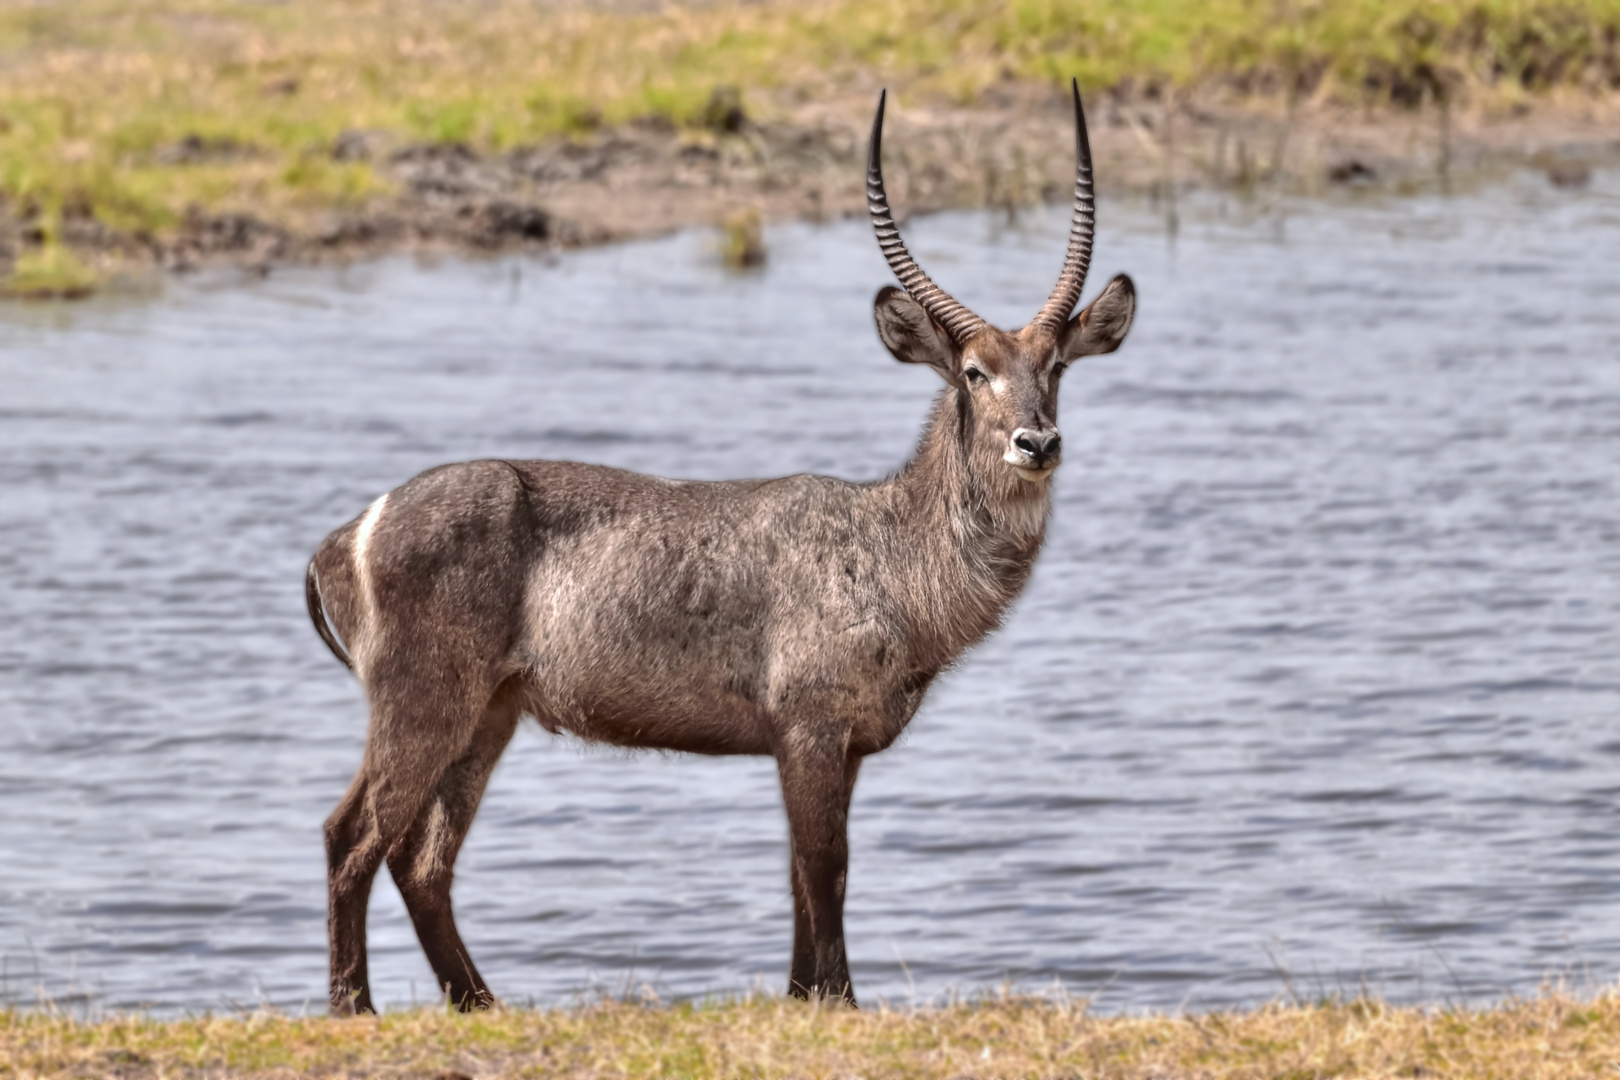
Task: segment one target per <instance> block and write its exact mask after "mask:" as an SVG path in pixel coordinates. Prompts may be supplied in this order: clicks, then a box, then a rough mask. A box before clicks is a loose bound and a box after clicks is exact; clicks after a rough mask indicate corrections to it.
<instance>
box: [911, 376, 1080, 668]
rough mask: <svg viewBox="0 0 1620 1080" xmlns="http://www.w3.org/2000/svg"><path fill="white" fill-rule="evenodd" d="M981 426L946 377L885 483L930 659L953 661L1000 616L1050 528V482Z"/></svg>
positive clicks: (916, 621)
mask: <svg viewBox="0 0 1620 1080" xmlns="http://www.w3.org/2000/svg"><path fill="white" fill-rule="evenodd" d="M974 427H975V425H974V421H973V415H972V412H971V407H970V405H969V402H968V401H967V399H966V395H965V393H964V392H963V391H961V390H958V389H956V388H954V387H948V388H947V389H946V390H945V391H944V392H943V393H941V394H940V396H939V397H938V398H937V399H936V400H935V402H934V409H933V413H932V415H930V417H929V419H928V424H927V426H926V427H924V429H923V435H922V440H921V443H920V444H919V445H918V448H917V453H916V455H915V457H913V459H912V460H911V461H910V462H909V463H908V464H907V465H906V467H905V468H904V469H902V470H901V471H900V472H899V473H898V474H897V475H895V476H894V477H892V478H890V479H889V480H887V481H885V482H884V483H883V484H882V485H880V490H881V491H882V492H883V493H884V494H886V495H887V496H888V497H889V498H891V499H892V500H893V509H894V513H895V515H896V517H897V518H898V522H897V525H898V527H897V528H896V529H895V530H894V533H893V535H894V536H895V537H896V538H897V539H899V540H900V541H901V542H902V543H903V544H904V545H905V546H904V549H903V550H899V551H896V552H895V555H896V562H897V564H898V565H899V566H901V567H903V568H904V569H903V571H902V575H901V579H902V580H903V581H904V586H903V588H902V589H901V590H900V594H901V596H902V598H903V600H902V602H903V604H904V605H905V607H906V608H907V615H908V617H909V621H910V623H911V630H912V632H913V634H914V635H916V639H917V641H918V644H919V651H920V652H921V653H922V654H923V656H922V657H920V659H924V660H925V662H926V663H927V664H928V665H929V666H938V667H944V666H946V665H949V664H950V663H951V662H952V661H954V660H955V659H956V657H957V656H958V655H959V654H960V653H961V652H962V650H964V649H966V648H968V647H969V646H971V645H973V644H975V643H976V642H978V641H979V640H981V639H982V638H983V637H984V636H985V635H986V634H988V633H989V632H990V631H991V630H994V629H995V628H996V626H997V625H999V624H1000V622H1001V618H1002V615H1003V614H1004V613H1005V612H1006V610H1007V608H1008V606H1009V605H1010V604H1011V603H1012V602H1013V600H1014V598H1016V597H1017V596H1018V593H1019V592H1020V590H1022V589H1023V587H1024V583H1025V582H1026V581H1027V580H1029V573H1030V570H1031V568H1032V567H1033V566H1034V565H1035V556H1036V555H1037V554H1038V553H1039V552H1040V549H1041V542H1042V541H1043V540H1044V539H1045V538H1046V518H1047V513H1048V511H1049V510H1050V507H1051V499H1050V483H1051V482H1050V481H1045V482H1040V483H1035V482H1031V481H1028V480H1025V479H1024V478H1023V477H1021V476H1019V475H1018V473H1017V472H1016V471H1015V470H1013V469H1012V468H1009V467H1008V466H1007V464H1006V463H1005V462H1004V461H1002V460H1001V447H1000V445H999V444H998V445H990V444H991V443H992V442H993V441H994V440H992V439H988V438H975V437H974V436H975V430H974Z"/></svg>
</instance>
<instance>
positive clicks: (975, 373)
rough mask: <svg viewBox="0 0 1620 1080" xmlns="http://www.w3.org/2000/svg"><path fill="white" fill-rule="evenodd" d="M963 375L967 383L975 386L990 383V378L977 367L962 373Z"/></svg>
mask: <svg viewBox="0 0 1620 1080" xmlns="http://www.w3.org/2000/svg"><path fill="white" fill-rule="evenodd" d="M962 374H963V375H964V376H966V377H967V381H968V382H969V383H971V384H972V385H974V386H983V385H984V384H985V383H987V382H989V381H990V376H988V375H986V374H985V373H984V372H982V371H980V370H979V369H978V368H976V367H970V368H968V369H967V370H966V371H964V372H962Z"/></svg>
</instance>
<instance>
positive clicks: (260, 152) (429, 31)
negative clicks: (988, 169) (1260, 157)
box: [0, 0, 1620, 273]
mask: <svg viewBox="0 0 1620 1080" xmlns="http://www.w3.org/2000/svg"><path fill="white" fill-rule="evenodd" d="M1070 75H1077V76H1078V77H1079V79H1080V82H1081V85H1082V87H1084V88H1087V89H1091V90H1096V89H1101V88H1111V89H1114V90H1116V91H1120V92H1127V93H1134V94H1148V95H1152V94H1156V93H1158V92H1161V91H1163V90H1164V89H1166V88H1172V87H1174V88H1194V87H1211V86H1218V87H1220V88H1223V90H1224V91H1226V92H1229V93H1231V94H1237V95H1248V96H1260V97H1270V98H1273V99H1275V98H1277V97H1278V96H1282V97H1285V98H1287V99H1289V101H1290V102H1292V101H1294V100H1296V99H1301V98H1309V99H1312V100H1323V99H1333V100H1340V101H1346V102H1359V103H1364V104H1367V105H1371V106H1378V107H1384V108H1389V109H1396V110H1399V109H1412V108H1416V107H1420V106H1422V105H1423V104H1424V103H1426V102H1434V101H1450V100H1454V99H1455V100H1467V101H1473V102H1477V101H1482V100H1488V101H1491V102H1494V103H1496V104H1498V105H1504V106H1509V107H1511V106H1513V105H1515V104H1520V103H1524V102H1529V101H1530V100H1532V99H1534V98H1537V97H1546V96H1548V95H1553V96H1556V95H1557V94H1559V93H1565V94H1568V93H1576V94H1587V95H1592V94H1612V93H1613V92H1614V91H1615V90H1616V89H1617V88H1620V0H1084V2H1077V0H1004V2H991V0H808V2H785V0H767V2H756V3H746V4H743V3H728V2H716V3H697V4H686V5H683V4H673V3H672V4H667V5H659V6H656V7H653V6H651V5H636V4H625V3H622V2H621V3H605V4H604V3H597V4H584V3H576V4H570V3H566V2H560V3H559V2H552V3H547V2H537V0H526V2H521V0H513V2H506V0H387V2H383V0H279V2H266V0H8V2H7V3H6V4H5V5H4V6H3V7H0V199H3V200H4V203H3V205H0V210H3V211H4V212H5V213H6V214H8V215H9V216H10V217H11V218H12V219H14V220H37V221H38V222H39V223H40V224H39V226H38V227H37V228H36V229H35V231H34V232H35V237H36V239H41V238H43V240H44V241H45V242H44V243H43V245H42V246H41V250H40V251H39V252H33V253H25V254H24V256H23V257H22V258H21V259H20V260H19V261H18V263H17V267H16V270H15V272H16V273H23V272H25V271H26V270H27V269H28V260H29V259H36V260H38V259H44V258H47V257H52V258H54V257H55V256H52V255H51V253H50V251H49V250H48V249H50V248H51V247H52V245H51V243H50V240H49V238H50V236H51V235H52V229H53V222H59V221H60V220H61V218H62V217H63V215H68V216H77V217H78V218H79V219H86V218H88V219H92V220H94V221H96V222H98V223H100V224H101V225H103V226H105V227H106V228H108V229H111V230H116V231H118V232H120V233H123V234H127V235H137V236H138V235H141V234H143V233H160V232H161V231H163V230H165V229H170V228H173V227H175V226H176V225H177V223H179V222H180V221H181V220H182V218H183V217H184V215H185V214H186V213H187V211H188V208H193V207H203V208H209V209H214V208H220V207H225V208H231V207H236V208H251V210H252V212H254V213H256V214H259V215H261V216H267V217H270V218H274V219H278V220H289V219H296V216H297V215H298V214H299V213H301V212H306V211H309V210H319V209H329V208H333V207H343V206H352V205H357V204H361V203H364V202H365V201H366V200H368V199H372V198H375V197H379V196H386V195H387V193H388V182H387V181H386V180H385V179H384V178H382V177H380V176H379V174H378V173H377V172H376V171H375V170H374V168H373V165H372V163H371V162H369V161H367V160H363V159H357V158H361V157H363V155H357V156H349V155H345V154H344V153H343V152H342V147H343V142H342V140H343V139H344V138H345V136H346V133H348V137H351V138H352V137H354V133H357V132H361V133H363V132H385V133H388V134H389V135H390V136H391V137H393V138H395V139H396V140H402V141H404V142H407V143H410V142H426V143H458V144H465V145H467V146H468V147H470V148H471V149H473V150H474V151H476V152H479V153H490V152H499V151H501V150H504V149H507V148H511V147H514V146H518V145H524V144H530V143H534V142H537V141H542V140H546V139H548V138H552V137H557V136H565V137H566V136H586V135H589V134H590V133H591V132H593V131H594V130H596V129H599V128H602V127H604V126H612V125H619V124H622V123H625V122H628V121H632V120H637V119H641V120H643V121H645V120H646V119H647V118H652V119H654V120H656V121H658V122H663V123H667V124H669V125H671V126H672V127H673V128H674V129H675V130H676V131H679V130H680V129H683V128H689V127H694V126H701V125H704V124H705V123H710V124H712V122H713V118H712V117H708V116H706V115H705V113H706V110H712V109H713V107H714V102H715V101H716V100H718V99H717V98H716V89H717V88H718V87H729V88H736V92H738V93H739V94H740V96H741V99H742V100H743V101H745V102H746V103H747V107H748V109H749V112H750V115H770V113H771V111H772V110H777V111H782V110H791V109H792V108H793V107H794V106H795V103H804V102H809V101H825V100H832V99H836V98H838V97H839V96H840V95H847V94H854V93H856V92H859V93H860V95H861V96H862V98H863V101H864V99H865V98H866V97H869V96H870V92H871V91H872V90H873V89H874V88H875V87H876V86H877V85H879V83H883V84H887V85H889V86H890V87H891V88H892V89H893V90H894V91H895V92H897V94H898V95H899V97H900V98H901V100H902V101H905V100H911V101H913V102H916V101H927V102H930V103H933V104H937V105H940V106H945V107H949V106H971V105H972V104H973V103H974V102H975V101H977V100H978V99H979V98H980V96H981V95H983V94H984V93H985V92H986V91H987V89H989V88H991V87H994V86H997V85H998V84H1005V83H1007V82H1009V81H1012V82H1019V81H1039V82H1046V83H1053V84H1055V83H1060V82H1064V81H1067V79H1068V78H1069V76H1070ZM863 107H864V105H863ZM1521 107H1522V104H1521ZM53 272H54V271H53Z"/></svg>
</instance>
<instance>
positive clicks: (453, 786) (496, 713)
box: [388, 708, 517, 1011]
mask: <svg viewBox="0 0 1620 1080" xmlns="http://www.w3.org/2000/svg"><path fill="white" fill-rule="evenodd" d="M516 726H517V712H516V710H515V709H513V708H492V709H491V711H490V713H489V714H488V715H487V716H486V718H485V722H484V724H483V725H482V726H481V727H480V729H479V731H478V734H477V736H476V737H475V738H474V739H473V742H472V745H471V746H470V747H468V749H467V751H466V753H465V754H463V756H462V757H461V758H459V759H458V760H457V761H456V762H455V764H453V765H451V766H450V768H448V769H446V770H445V773H444V775H443V777H441V778H440V780H439V783H438V785H437V786H436V787H435V788H434V792H433V796H432V798H431V799H430V800H429V802H428V804H427V806H426V807H425V808H424V809H423V811H422V814H421V816H420V817H419V818H418V819H417V821H416V822H415V823H414V824H413V826H412V828H411V830H410V832H409V833H407V834H406V837H405V839H404V841H403V842H402V843H401V844H399V845H398V846H397V848H396V849H395V850H393V851H391V852H389V855H388V871H389V873H390V874H392V875H393V878H394V883H395V884H396V885H398V886H399V892H400V895H401V896H402V897H403V898H404V899H405V907H406V908H407V910H409V911H410V914H411V925H412V926H414V927H415V929H416V937H417V939H418V940H419V941H420V942H421V943H422V951H423V952H424V953H426V954H427V958H428V963H429V964H431V965H432V966H433V973H434V976H435V978H437V979H438V982H439V989H440V991H441V992H443V993H445V994H446V995H448V997H449V999H450V1001H451V1002H452V1003H453V1004H455V1006H456V1007H457V1008H459V1009H461V1010H462V1011H466V1010H468V1009H479V1008H487V1007H489V1006H490V1005H493V1004H494V1003H495V996H494V995H493V994H491V993H490V991H489V987H488V986H487V985H485V983H484V980H483V977H482V976H480V975H479V974H478V969H477V968H476V967H475V966H474V965H473V961H472V957H471V955H469V954H468V952H467V946H466V945H465V944H464V943H463V942H462V940H461V934H460V932H458V931H457V929H456V920H455V913H454V911H453V909H452V907H451V903H450V885H451V881H452V879H453V872H454V867H455V863H456V856H457V855H459V854H460V853H461V845H462V842H463V841H464V840H465V839H466V837H467V830H468V829H469V828H471V827H472V822H473V817H474V816H475V815H476V814H477V812H478V804H479V802H480V801H481V800H482V799H483V796H484V788H485V785H486V784H487V783H488V781H489V774H490V772H491V771H492V770H493V769H494V768H495V762H496V761H497V760H499V758H500V756H501V752H502V751H503V750H505V749H506V744H507V742H508V741H510V739H511V737H512V732H513V730H514V729H515V728H516Z"/></svg>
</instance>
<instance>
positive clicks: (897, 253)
mask: <svg viewBox="0 0 1620 1080" xmlns="http://www.w3.org/2000/svg"><path fill="white" fill-rule="evenodd" d="M1073 90H1074V121H1075V140H1076V144H1077V145H1076V159H1077V161H1076V165H1075V177H1074V215H1073V219H1072V221H1071V224H1070V226H1069V252H1068V255H1067V257H1066V258H1065V259H1064V260H1063V272H1062V273H1061V274H1060V275H1059V276H1058V283H1057V287H1056V288H1054V289H1053V290H1052V295H1051V298H1050V299H1048V300H1047V301H1046V306H1044V307H1043V308H1041V310H1040V312H1039V313H1038V314H1037V315H1036V316H1035V318H1034V320H1032V321H1031V322H1030V324H1029V325H1028V326H1026V327H1024V328H1023V329H1022V330H1019V331H1016V332H1009V331H1006V330H1000V329H997V328H996V327H994V326H991V325H990V324H988V323H986V322H985V321H984V320H983V319H981V318H979V317H978V316H977V315H975V314H973V312H971V311H969V310H968V309H967V308H965V307H963V306H962V305H961V304H959V303H957V302H956V301H955V300H953V299H952V298H951V297H950V295H949V294H948V293H946V292H945V290H943V289H941V288H940V287H939V286H938V285H935V284H934V283H933V281H932V280H930V279H929V277H928V275H927V274H925V273H923V270H922V267H920V266H918V265H917V260H916V259H914V258H912V257H911V253H910V252H908V251H907V250H906V245H905V244H904V242H902V241H901V239H900V230H899V229H898V228H897V227H896V226H895V223H894V216H893V214H891V213H890V212H889V197H888V195H887V194H886V193H885V192H884V190H883V169H882V163H881V160H880V159H881V154H882V146H883V106H884V102H885V99H886V97H887V93H885V94H884V95H883V96H880V97H879V98H878V107H877V116H876V117H875V118H874V119H873V121H872V141H871V144H870V147H869V149H868V152H867V161H866V204H867V208H868V209H869V210H870V211H871V213H872V225H873V227H874V228H875V229H876V230H877V239H878V246H879V247H881V248H882V249H883V255H884V257H885V258H887V259H888V260H889V267H890V268H891V269H892V270H893V271H894V273H895V276H896V277H898V278H899V279H900V284H901V285H903V286H905V288H904V289H897V288H895V287H894V286H892V285H888V286H885V287H884V288H882V289H881V290H879V292H878V294H877V301H876V304H875V314H876V317H877V328H878V336H879V337H880V338H882V339H883V344H884V345H885V346H887V347H888V350H889V351H890V352H891V353H893V354H894V356H895V359H897V360H900V361H903V362H904V363H908V364H927V365H928V366H929V367H932V368H933V369H934V370H935V371H937V372H939V374H940V375H941V376H942V377H943V378H944V379H945V381H946V382H947V383H949V384H950V385H951V386H952V387H953V388H955V390H956V397H957V406H958V408H959V409H960V410H962V412H963V419H964V423H963V434H964V436H965V438H966V439H967V441H968V442H969V446H968V447H967V449H968V452H969V454H970V456H971V457H972V458H973V460H974V463H975V465H976V471H977V472H979V473H980V475H981V476H984V475H986V474H987V472H988V473H990V474H992V475H993V474H994V470H995V469H997V468H1004V469H1005V470H1006V471H1005V472H1004V473H1002V474H1001V475H1002V478H1003V480H1004V481H1006V482H1005V483H1003V484H1001V485H998V486H1000V487H1002V488H1003V489H1004V490H1005V489H1007V488H1009V487H1016V486H1017V484H1016V482H1015V481H1014V480H1013V477H1014V474H1016V476H1017V477H1020V478H1022V479H1023V480H1024V481H1025V482H1027V483H1031V484H1037V485H1042V484H1045V483H1046V481H1048V480H1049V479H1051V476H1052V473H1053V472H1054V471H1055V470H1056V469H1057V466H1058V463H1059V462H1060V461H1061V460H1062V457H1063V440H1062V438H1061V437H1060V436H1059V434H1058V427H1057V401H1058V381H1059V379H1060V377H1061V376H1062V374H1063V371H1064V369H1065V368H1067V367H1068V366H1069V365H1070V364H1071V363H1073V362H1074V361H1076V360H1078V359H1080V358H1081V357H1082V356H1092V355H1095V354H1097V353H1108V352H1113V351H1114V350H1115V349H1117V348H1119V345H1120V342H1122V341H1124V340H1125V334H1126V332H1127V331H1128V330H1130V328H1131V318H1132V317H1133V315H1134V314H1135V312H1136V289H1135V287H1134V286H1133V285H1132V284H1131V279H1130V278H1129V277H1127V276H1125V275H1124V274H1120V275H1119V276H1118V277H1116V278H1114V280H1113V281H1110V282H1109V283H1108V287H1107V288H1106V289H1104V290H1103V292H1102V295H1101V296H1099V297H1097V299H1095V300H1093V301H1092V302H1091V303H1090V304H1088V305H1087V306H1086V307H1085V309H1084V310H1082V311H1081V312H1080V313H1079V314H1078V315H1075V316H1074V317H1072V318H1071V317H1070V315H1069V313H1070V312H1071V311H1072V310H1073V309H1074V305H1075V302H1076V301H1078V300H1079V299H1080V290H1081V288H1082V287H1083V286H1084V285H1085V281H1086V269H1087V267H1088V266H1089V265H1090V263H1091V238H1092V232H1093V228H1094V225H1095V222H1096V211H1095V198H1094V196H1093V193H1092V177H1091V142H1090V140H1089V139H1088V138H1087V136H1086V115H1085V112H1084V111H1083V110H1082V109H1081V107H1080V87H1079V83H1078V82H1076V83H1074V84H1073ZM998 459H999V462H1000V463H1004V464H1001V465H998V464H997V460H998ZM1026 490H1027V489H1026Z"/></svg>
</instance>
